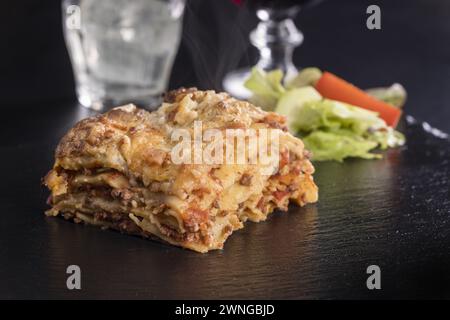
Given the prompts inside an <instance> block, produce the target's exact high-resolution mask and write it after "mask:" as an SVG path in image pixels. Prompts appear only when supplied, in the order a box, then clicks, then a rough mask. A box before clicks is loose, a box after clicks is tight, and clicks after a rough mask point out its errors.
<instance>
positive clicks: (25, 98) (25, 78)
mask: <svg viewBox="0 0 450 320" xmlns="http://www.w3.org/2000/svg"><path fill="white" fill-rule="evenodd" d="M371 4H374V3H373V1H369V0H328V1H323V2H321V3H320V4H319V5H316V6H312V7H310V8H307V9H305V10H300V11H299V13H298V14H297V16H296V17H295V20H294V23H295V24H296V26H297V27H298V29H299V30H301V31H302V33H303V34H304V36H305V39H304V41H303V43H302V44H301V46H299V47H298V48H297V49H296V50H295V51H294V54H293V61H294V64H295V65H296V66H300V67H308V66H316V67H319V68H320V69H322V70H328V71H331V72H334V73H336V74H339V75H340V76H341V77H342V78H344V79H347V80H349V81H351V82H353V83H355V84H358V86H360V87H361V88H371V87H383V86H388V85H391V84H392V83H396V82H398V83H401V84H402V85H403V86H404V87H405V89H406V90H407V91H408V101H407V105H406V109H405V110H406V113H407V114H412V115H414V116H415V117H416V118H417V119H419V120H424V121H427V122H429V123H430V124H431V125H432V126H435V127H438V128H440V129H442V130H444V131H447V132H448V131H450V121H449V119H450V108H449V107H448V104H449V102H450V43H449V41H448V39H450V19H449V17H450V1H443V0H408V1H406V0H396V1H392V0H390V1H389V0H378V1H376V4H377V5H379V6H380V8H381V30H368V29H367V27H366V19H367V17H368V15H367V14H366V9H367V7H368V6H369V5H371ZM61 22H62V17H61V1H60V0H48V1H40V2H38V1H32V0H21V1H10V2H8V3H5V4H4V5H3V6H2V10H1V11H0V24H1V25H0V33H1V35H2V50H1V51H0V56H1V59H0V74H1V76H0V108H2V110H5V109H7V108H14V109H17V108H23V109H24V110H26V109H30V108H36V105H39V106H40V105H48V108H60V106H61V105H63V103H68V102H71V101H76V100H75V99H76V94H75V91H74V88H75V85H74V80H73V73H72V69H71V65H70V60H69V57H68V54H67V51H66V48H65V44H64V38H63V33H62V25H61ZM257 24H258V19H257V17H256V15H255V13H254V12H253V11H251V10H249V9H248V8H246V6H238V5H236V4H234V3H233V2H232V1H231V0H214V1H208V0H188V1H187V3H186V10H185V15H184V21H183V35H182V39H181V43H180V49H179V51H178V54H177V56H176V58H175V62H174V66H173V68H172V74H171V77H170V82H169V88H177V87H180V86H185V87H188V86H197V87H199V88H202V89H205V88H214V89H217V90H221V89H223V87H222V80H223V78H224V76H225V75H226V74H227V73H228V72H230V71H232V70H236V69H239V68H243V67H247V66H251V65H254V64H256V63H257V61H258V58H259V52H258V50H257V49H256V48H255V47H253V46H252V45H251V44H250V42H249V39H248V35H249V34H250V32H251V31H252V30H253V29H254V28H255V26H256V25H257Z"/></svg>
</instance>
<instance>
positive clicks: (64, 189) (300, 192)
mask: <svg viewBox="0 0 450 320" xmlns="http://www.w3.org/2000/svg"><path fill="white" fill-rule="evenodd" d="M199 120H201V121H202V130H203V131H204V130H207V129H211V128H214V129H219V130H221V131H223V130H225V129H228V128H241V129H261V128H265V129H270V130H278V131H280V135H279V139H280V146H281V148H280V149H279V157H280V161H279V163H278V164H277V165H276V166H274V167H273V168H271V170H272V169H273V172H271V174H269V175H268V174H262V169H263V168H262V166H261V165H259V164H249V163H246V164H213V165H211V164H209V165H208V164H175V163H174V162H173V161H172V159H171V150H172V148H173V147H174V146H175V145H176V143H177V141H172V139H171V134H172V133H173V131H174V130H175V129H178V128H183V129H188V130H189V132H193V130H194V129H193V128H194V121H199ZM285 121H286V120H285V118H284V117H282V116H280V115H278V114H276V113H271V112H265V111H263V110H261V109H260V108H258V107H255V106H254V105H252V104H250V103H248V102H245V101H239V100H236V99H234V98H231V97H230V96H229V95H228V94H226V93H216V92H214V91H199V90H196V89H181V90H177V91H172V92H170V93H168V94H167V95H166V96H165V102H164V103H163V104H162V106H161V107H160V108H159V109H158V110H157V111H154V112H148V111H145V110H143V109H138V108H136V107H135V106H133V105H126V106H123V107H118V108H115V109H113V110H111V111H109V112H107V113H105V114H101V115H98V116H95V117H91V118H88V119H85V120H82V121H80V122H79V123H77V124H76V125H75V126H74V127H73V128H72V129H71V130H70V131H69V132H68V133H67V134H66V135H65V136H64V137H63V138H62V140H61V142H60V143H59V145H58V147H57V149H56V154H55V158H56V160H55V164H54V166H53V169H52V170H51V171H50V172H49V173H48V174H47V176H46V177H45V184H46V185H47V186H48V188H49V189H50V190H51V196H50V198H49V204H50V205H51V206H52V208H51V209H50V210H48V211H47V215H49V216H57V215H59V214H61V215H62V216H64V217H65V218H68V219H73V220H74V221H76V222H84V223H87V224H93V225H98V226H100V227H105V228H112V229H116V230H120V231H122V232H124V233H129V234H137V235H142V236H145V237H152V238H155V237H156V238H158V239H161V240H163V241H166V242H169V243H171V244H173V245H178V246H181V247H184V248H189V249H192V250H195V251H198V252H207V251H208V250H211V249H219V248H222V247H223V244H224V242H225V240H226V239H227V237H228V236H229V235H230V234H231V233H232V232H233V231H234V230H237V229H240V228H242V227H243V222H245V221H246V220H251V221H255V222H257V221H262V220H265V219H266V218H267V216H268V215H269V214H270V213H271V212H273V210H275V209H281V210H287V207H288V203H289V200H292V201H294V202H295V203H297V204H298V205H300V206H303V205H305V204H307V203H312V202H316V201H317V198H318V190H317V186H316V185H315V183H314V180H313V177H312V174H313V172H314V168H313V166H312V164H311V162H310V161H309V153H308V152H307V151H306V150H304V146H303V143H302V141H301V140H300V139H298V138H296V137H294V136H292V135H291V134H290V133H289V132H287V129H286V124H285ZM266 169H267V168H266Z"/></svg>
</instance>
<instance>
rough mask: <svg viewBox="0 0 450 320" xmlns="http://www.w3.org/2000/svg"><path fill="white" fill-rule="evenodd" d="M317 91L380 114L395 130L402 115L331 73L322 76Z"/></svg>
mask: <svg viewBox="0 0 450 320" xmlns="http://www.w3.org/2000/svg"><path fill="white" fill-rule="evenodd" d="M316 89H317V91H319V93H320V94H321V95H322V96H324V97H325V98H328V99H333V100H338V101H341V102H345V103H348V104H352V105H354V106H357V107H361V108H364V109H368V110H371V111H375V112H378V114H379V116H380V118H381V119H383V120H384V121H386V123H387V125H389V126H391V127H394V128H395V127H396V126H397V123H398V120H399V119H400V117H401V115H402V111H401V110H400V109H398V108H396V107H394V106H392V105H390V104H388V103H386V102H384V101H380V100H378V99H375V98H373V97H371V96H369V95H368V94H367V93H365V92H364V91H362V90H361V89H359V88H357V87H355V86H354V85H352V84H351V83H348V82H347V81H345V80H344V79H341V78H339V77H337V76H335V75H334V74H332V73H329V72H324V73H323V74H322V77H321V78H320V79H319V81H318V82H317V84H316Z"/></svg>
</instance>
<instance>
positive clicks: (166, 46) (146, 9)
mask: <svg viewBox="0 0 450 320" xmlns="http://www.w3.org/2000/svg"><path fill="white" fill-rule="evenodd" d="M184 5H185V0H63V2H62V9H63V29H64V37H65V40H66V45H67V48H68V51H69V55H70V59H71V61H72V66H73V71H74V76H75V82H76V91H77V96H78V100H79V102H80V103H81V104H82V105H84V106H86V107H89V108H93V109H96V110H101V109H104V108H107V107H111V106H114V105H119V104H125V103H129V102H132V103H136V104H137V105H139V106H142V107H147V108H154V107H156V106H157V105H158V104H159V102H160V99H161V94H162V93H163V92H164V91H165V90H166V88H167V84H168V80H169V76H170V71H171V68H172V64H173V60H174V58H175V55H176V52H177V50H178V45H179V42H180V37H181V31H182V17H183V11H184Z"/></svg>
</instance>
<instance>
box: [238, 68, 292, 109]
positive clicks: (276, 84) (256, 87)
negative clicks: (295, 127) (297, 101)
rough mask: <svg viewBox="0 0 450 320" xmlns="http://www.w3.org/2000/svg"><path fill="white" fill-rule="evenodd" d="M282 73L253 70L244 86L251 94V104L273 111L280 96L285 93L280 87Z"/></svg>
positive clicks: (278, 71) (281, 86) (279, 71)
mask: <svg viewBox="0 0 450 320" xmlns="http://www.w3.org/2000/svg"><path fill="white" fill-rule="evenodd" d="M282 81H283V72H282V71H281V70H274V71H270V72H265V71H264V70H261V69H258V68H256V67H255V68H253V69H252V72H251V74H250V77H249V78H248V79H247V80H246V81H245V83H244V86H245V87H246V88H247V89H248V90H250V91H251V92H252V94H253V96H252V97H251V99H250V100H251V102H252V103H253V104H255V105H258V106H260V107H261V108H263V109H265V110H273V109H274V108H275V106H276V104H277V102H278V99H279V98H280V96H281V95H282V94H283V93H284V92H285V91H286V89H285V88H284V87H283V85H282Z"/></svg>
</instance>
